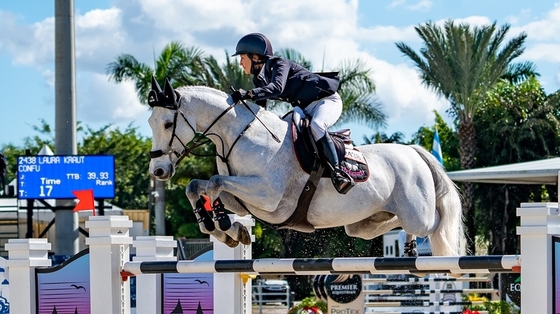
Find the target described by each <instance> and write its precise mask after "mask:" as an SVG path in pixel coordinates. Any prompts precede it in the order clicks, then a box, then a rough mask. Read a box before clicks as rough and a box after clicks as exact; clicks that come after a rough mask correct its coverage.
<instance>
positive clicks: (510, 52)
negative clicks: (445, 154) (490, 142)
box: [396, 20, 534, 253]
mask: <svg viewBox="0 0 560 314" xmlns="http://www.w3.org/2000/svg"><path fill="white" fill-rule="evenodd" d="M509 28H510V26H509V25H507V24H506V25H504V26H502V27H500V28H497V27H496V23H495V22H494V23H493V24H491V25H486V26H481V27H471V26H469V25H468V24H466V23H462V24H455V23H454V22H453V21H451V20H448V21H446V22H445V24H444V25H443V27H439V26H437V25H435V24H434V23H432V22H428V23H425V24H421V25H418V26H417V27H415V29H416V32H417V33H418V35H419V36H420V38H422V40H423V41H424V43H423V47H422V48H421V49H420V55H419V54H417V53H416V52H414V50H413V49H412V48H410V47H409V46H407V45H406V44H404V43H402V42H400V43H397V44H396V45H397V48H398V49H399V50H400V51H401V52H402V53H403V54H404V55H405V56H407V57H409V58H410V59H411V60H412V61H413V62H414V64H415V65H416V67H417V68H418V70H419V72H420V74H419V76H420V79H421V80H422V83H423V84H424V85H425V86H427V87H428V88H430V89H432V90H433V91H435V92H436V93H437V94H438V95H440V96H443V97H445V98H446V99H447V100H449V102H450V104H451V109H450V112H451V114H452V115H453V116H454V117H455V119H456V122H457V123H458V135H459V151H460V158H461V168H462V169H471V168H472V167H473V165H474V160H475V153H476V152H475V148H476V132H475V131H476V130H475V126H474V121H473V119H474V115H475V112H476V110H477V108H478V107H479V106H480V104H481V103H482V100H483V99H484V97H485V95H486V93H487V92H488V91H489V90H490V89H491V88H492V87H493V86H494V85H495V84H496V83H497V82H498V81H499V80H500V79H502V78H509V79H510V80H517V78H523V77H524V76H525V75H527V74H528V73H529V72H531V71H532V70H534V67H533V66H532V65H531V64H530V63H525V64H520V65H512V61H513V60H514V59H515V58H517V57H519V56H520V55H521V54H522V53H523V51H524V47H523V44H524V42H525V39H526V37H527V35H526V34H525V33H521V34H519V35H518V36H516V37H513V38H511V39H510V40H509V41H507V42H505V44H504V40H505V38H506V35H507V32H508V31H509ZM462 192H463V200H464V203H463V213H464V215H465V218H466V229H467V236H468V238H469V243H468V249H469V251H470V252H471V253H474V252H475V246H474V236H475V228H474V213H473V183H472V182H466V183H465V184H464V186H463V191H462Z"/></svg>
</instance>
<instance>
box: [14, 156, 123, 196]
mask: <svg viewBox="0 0 560 314" xmlns="http://www.w3.org/2000/svg"><path fill="white" fill-rule="evenodd" d="M90 189H91V190H93V195H94V196H95V198H114V197H115V158H114V156H111V155H65V156H20V157H18V162H17V190H18V191H17V197H18V198H19V199H73V198H76V196H75V195H74V194H73V193H72V191H79V190H90Z"/></svg>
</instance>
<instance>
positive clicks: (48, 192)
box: [39, 185, 53, 196]
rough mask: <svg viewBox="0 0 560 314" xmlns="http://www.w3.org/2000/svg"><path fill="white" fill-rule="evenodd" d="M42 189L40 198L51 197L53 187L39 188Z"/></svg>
mask: <svg viewBox="0 0 560 314" xmlns="http://www.w3.org/2000/svg"><path fill="white" fill-rule="evenodd" d="M39 188H40V189H41V193H40V194H39V196H51V192H52V188H53V187H52V185H45V186H42V185H41V186H40V187H39ZM45 191H46V192H47V194H45Z"/></svg>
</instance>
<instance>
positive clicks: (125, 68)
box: [107, 42, 205, 235]
mask: <svg viewBox="0 0 560 314" xmlns="http://www.w3.org/2000/svg"><path fill="white" fill-rule="evenodd" d="M154 63H155V65H154V68H152V67H150V66H149V65H147V64H145V63H142V62H139V61H138V60H136V58H135V57H134V56H132V55H130V54H122V55H120V56H118V57H117V60H116V61H115V62H111V63H110V64H109V65H108V66H107V74H109V79H110V80H114V81H115V82H117V83H120V82H122V81H132V82H134V83H135V85H136V93H137V95H138V99H139V100H140V102H142V103H143V104H147V103H148V99H147V98H148V92H149V91H150V89H151V79H152V76H153V77H155V78H156V80H157V81H158V83H159V84H160V85H161V86H163V85H162V84H164V82H165V79H166V78H168V79H169V81H170V83H171V84H172V85H173V87H177V86H182V85H198V84H202V83H204V73H205V68H204V55H203V53H202V51H201V50H199V49H198V48H195V47H184V46H183V45H182V44H181V43H179V42H171V43H169V44H168V45H166V46H165V47H164V48H163V50H162V52H161V54H160V55H159V57H158V58H157V59H156V60H154ZM154 185H155V187H154V188H155V191H154V192H155V193H154V196H155V232H156V235H165V182H163V181H158V180H155V184H154Z"/></svg>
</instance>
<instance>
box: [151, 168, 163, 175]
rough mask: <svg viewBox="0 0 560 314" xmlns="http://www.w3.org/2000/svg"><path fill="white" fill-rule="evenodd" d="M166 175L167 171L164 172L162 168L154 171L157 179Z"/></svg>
mask: <svg viewBox="0 0 560 314" xmlns="http://www.w3.org/2000/svg"><path fill="white" fill-rule="evenodd" d="M164 173H165V171H163V169H161V168H157V169H156V170H155V171H154V175H155V176H156V177H161V176H163V174H164Z"/></svg>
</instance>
